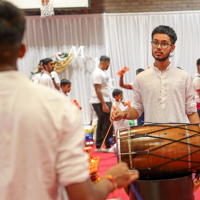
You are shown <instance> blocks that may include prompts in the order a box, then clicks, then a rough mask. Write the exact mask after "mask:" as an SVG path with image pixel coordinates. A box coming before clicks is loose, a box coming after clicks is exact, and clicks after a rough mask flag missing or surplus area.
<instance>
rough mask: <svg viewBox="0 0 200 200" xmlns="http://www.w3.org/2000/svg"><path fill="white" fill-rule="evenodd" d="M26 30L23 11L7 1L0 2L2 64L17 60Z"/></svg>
mask: <svg viewBox="0 0 200 200" xmlns="http://www.w3.org/2000/svg"><path fill="white" fill-rule="evenodd" d="M24 30H25V18H24V14H23V12H22V10H20V9H18V8H17V7H16V6H14V5H13V4H11V3H9V2H7V1H2V0H1V1H0V62H1V63H9V62H12V61H13V60H14V59H16V58H17V56H18V53H19V51H20V49H21V43H22V38H23V35H24Z"/></svg>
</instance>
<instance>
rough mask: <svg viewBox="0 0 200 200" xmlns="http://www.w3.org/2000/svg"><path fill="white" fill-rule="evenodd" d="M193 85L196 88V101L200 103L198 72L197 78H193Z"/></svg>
mask: <svg viewBox="0 0 200 200" xmlns="http://www.w3.org/2000/svg"><path fill="white" fill-rule="evenodd" d="M193 85H194V89H195V101H196V102H197V103H200V96H199V93H198V92H199V91H200V74H199V73H196V74H195V78H194V80H193Z"/></svg>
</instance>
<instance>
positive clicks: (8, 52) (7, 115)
mask: <svg viewBox="0 0 200 200" xmlns="http://www.w3.org/2000/svg"><path fill="white" fill-rule="evenodd" d="M0 24H1V31H0V47H1V48H0V63H1V64H0V82H1V84H0V85H1V86H0V132H1V134H0V149H1V151H0V160H1V162H0V171H1V181H0V198H1V200H13V199H14V200H36V199H42V200H57V198H58V187H59V185H62V186H63V187H65V189H66V191H67V194H68V197H69V199H70V200H78V199H82V200H91V199H95V200H104V199H106V197H107V195H108V194H109V193H110V192H112V191H113V190H115V189H116V188H121V187H125V186H127V185H128V184H130V183H132V182H133V181H135V180H136V179H137V178H138V172H137V171H130V170H129V168H128V167H127V165H126V164H125V163H119V164H118V165H116V166H113V167H111V168H110V169H109V170H108V171H107V172H106V173H105V175H104V176H103V177H102V178H101V180H100V181H99V182H98V183H97V184H95V185H94V184H92V183H91V180H90V178H89V172H88V165H89V164H88V155H87V153H86V152H84V151H83V146H84V129H83V127H82V125H81V124H82V120H81V116H80V112H79V111H78V109H77V108H76V106H73V104H72V103H71V101H70V100H69V99H68V98H67V97H65V96H64V95H59V93H58V92H57V91H56V90H52V89H50V88H49V87H44V86H43V85H41V84H34V83H33V82H32V81H30V80H28V78H27V77H26V76H25V75H24V74H22V73H20V72H18V68H17V60H18V59H19V58H22V57H23V56H24V54H25V52H26V48H25V45H24V44H23V43H22V38H23V34H24V29H25V17H24V15H23V12H22V11H21V10H20V9H18V8H17V7H15V6H14V5H12V4H11V3H8V2H7V1H0ZM48 67H51V65H50V66H48ZM18 91H21V92H18ZM72 152H73V153H72ZM77 191H78V192H77Z"/></svg>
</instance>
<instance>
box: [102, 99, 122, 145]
mask: <svg viewBox="0 0 200 200" xmlns="http://www.w3.org/2000/svg"><path fill="white" fill-rule="evenodd" d="M120 102H121V99H119V102H118V104H117V108H116V110H115V111H114V112H115V113H116V111H117V109H118V107H119V104H120ZM112 124H113V121H112V122H111V123H110V127H109V129H108V131H107V133H106V136H105V138H104V140H103V142H102V144H101V147H100V148H102V146H103V144H104V142H105V140H106V138H107V136H108V133H109V131H110V129H111V126H112Z"/></svg>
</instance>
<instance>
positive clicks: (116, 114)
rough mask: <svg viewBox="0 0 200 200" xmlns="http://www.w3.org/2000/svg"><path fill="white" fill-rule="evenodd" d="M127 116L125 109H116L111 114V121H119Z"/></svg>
mask: <svg viewBox="0 0 200 200" xmlns="http://www.w3.org/2000/svg"><path fill="white" fill-rule="evenodd" d="M124 117H125V113H124V112H123V111H119V110H114V111H113V112H112V113H111V114H110V121H111V122H112V121H119V120H121V119H124Z"/></svg>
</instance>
